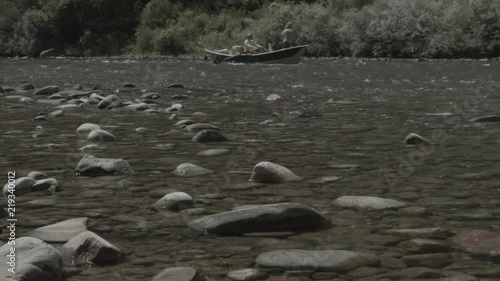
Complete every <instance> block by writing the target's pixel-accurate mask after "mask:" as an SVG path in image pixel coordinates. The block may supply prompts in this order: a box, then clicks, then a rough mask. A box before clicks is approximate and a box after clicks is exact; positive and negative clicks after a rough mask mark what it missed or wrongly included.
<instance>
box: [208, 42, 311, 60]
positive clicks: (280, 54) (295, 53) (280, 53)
mask: <svg viewBox="0 0 500 281" xmlns="http://www.w3.org/2000/svg"><path fill="white" fill-rule="evenodd" d="M307 46H308V45H301V46H295V47H290V48H285V49H281V50H277V51H272V52H265V53H257V54H252V53H246V54H239V55H235V56H231V55H229V54H224V53H220V52H217V51H212V50H208V49H205V52H206V53H207V54H208V55H209V56H211V57H212V58H213V59H214V63H220V62H223V61H226V62H232V63H267V64H298V63H299V62H300V59H301V58H302V56H303V55H304V53H305V51H306V48H307Z"/></svg>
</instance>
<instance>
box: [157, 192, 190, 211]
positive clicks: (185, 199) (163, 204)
mask: <svg viewBox="0 0 500 281" xmlns="http://www.w3.org/2000/svg"><path fill="white" fill-rule="evenodd" d="M192 206H193V197H191V196H190V195H189V194H187V193H184V192H172V193H169V194H167V195H165V196H163V197H162V198H161V199H160V200H158V201H157V202H156V203H155V204H154V205H153V207H154V208H155V209H157V210H158V211H162V210H168V211H179V210H183V209H187V208H191V207H192Z"/></svg>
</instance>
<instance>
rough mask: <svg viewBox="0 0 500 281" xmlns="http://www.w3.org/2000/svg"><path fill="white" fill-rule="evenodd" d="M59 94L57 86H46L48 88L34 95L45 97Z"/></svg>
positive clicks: (39, 90) (37, 91)
mask: <svg viewBox="0 0 500 281" xmlns="http://www.w3.org/2000/svg"><path fill="white" fill-rule="evenodd" d="M57 92H59V87H58V86H55V85H52V86H46V87H43V88H41V89H38V90H36V91H35V92H34V93H33V95H45V96H49V95H52V94H55V93H57Z"/></svg>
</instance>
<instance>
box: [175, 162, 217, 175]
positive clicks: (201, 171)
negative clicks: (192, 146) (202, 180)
mask: <svg viewBox="0 0 500 281" xmlns="http://www.w3.org/2000/svg"><path fill="white" fill-rule="evenodd" d="M172 173H173V174H174V175H176V176H178V177H199V176H204V175H208V174H211V173H212V170H209V169H205V168H203V167H200V166H197V165H194V164H191V163H183V164H180V165H179V166H177V167H176V168H175V170H174V171H173V172H172Z"/></svg>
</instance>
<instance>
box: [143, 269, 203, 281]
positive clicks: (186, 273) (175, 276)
mask: <svg viewBox="0 0 500 281" xmlns="http://www.w3.org/2000/svg"><path fill="white" fill-rule="evenodd" d="M195 277H196V270H194V268H192V267H188V266H178V267H169V268H166V269H165V270H163V271H162V272H160V273H159V274H158V275H156V276H155V277H153V279H152V280H151V281H192V280H193V279H194V278H195Z"/></svg>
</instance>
